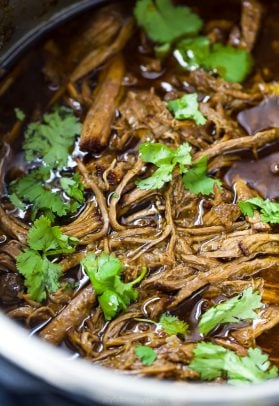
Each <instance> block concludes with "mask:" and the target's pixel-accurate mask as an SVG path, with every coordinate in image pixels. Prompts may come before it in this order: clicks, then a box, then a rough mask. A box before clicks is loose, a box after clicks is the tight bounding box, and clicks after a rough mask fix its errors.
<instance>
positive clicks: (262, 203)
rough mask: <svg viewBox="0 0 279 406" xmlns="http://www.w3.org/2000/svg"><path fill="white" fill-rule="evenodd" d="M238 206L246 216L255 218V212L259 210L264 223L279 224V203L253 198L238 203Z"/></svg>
mask: <svg viewBox="0 0 279 406" xmlns="http://www.w3.org/2000/svg"><path fill="white" fill-rule="evenodd" d="M238 206H239V208H240V210H241V212H242V213H243V214H244V215H245V216H248V217H253V215H254V212H255V210H259V212H260V218H261V220H262V221H263V222H264V223H279V203H275V202H272V201H270V200H269V199H266V200H264V199H262V198H261V197H253V198H252V199H248V200H245V201H241V202H238Z"/></svg>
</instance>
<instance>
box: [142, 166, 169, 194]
mask: <svg viewBox="0 0 279 406" xmlns="http://www.w3.org/2000/svg"><path fill="white" fill-rule="evenodd" d="M173 168H174V165H162V166H160V168H158V169H157V170H156V171H155V172H154V173H153V174H152V175H151V176H150V177H149V178H146V179H142V180H138V181H136V185H137V187H138V188H139V189H142V190H151V189H161V188H162V187H163V186H164V184H165V183H167V182H170V181H171V180H172V171H173Z"/></svg>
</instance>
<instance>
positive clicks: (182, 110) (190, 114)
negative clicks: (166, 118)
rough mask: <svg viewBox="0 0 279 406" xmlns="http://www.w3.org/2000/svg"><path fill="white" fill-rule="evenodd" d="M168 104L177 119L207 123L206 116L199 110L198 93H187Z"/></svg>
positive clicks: (201, 123)
mask: <svg viewBox="0 0 279 406" xmlns="http://www.w3.org/2000/svg"><path fill="white" fill-rule="evenodd" d="M167 106H168V109H169V110H170V111H171V112H172V113H173V114H174V117H175V118H176V119H177V120H193V121H195V122H196V124H198V125H203V124H205V123H206V118H205V117H204V116H203V115H202V113H201V112H200V111H199V104H198V95H197V93H192V94H185V95H184V96H182V97H180V98H179V99H175V100H170V101H169V102H168V103H167Z"/></svg>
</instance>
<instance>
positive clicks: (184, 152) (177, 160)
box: [173, 142, 192, 173]
mask: <svg viewBox="0 0 279 406" xmlns="http://www.w3.org/2000/svg"><path fill="white" fill-rule="evenodd" d="M191 149H192V147H191V146H190V145H189V144H188V143H187V142H184V144H181V145H180V146H179V147H178V148H177V149H176V150H174V151H173V163H174V164H179V165H180V172H181V173H183V171H184V169H185V167H184V166H185V165H191V163H192V156H191Z"/></svg>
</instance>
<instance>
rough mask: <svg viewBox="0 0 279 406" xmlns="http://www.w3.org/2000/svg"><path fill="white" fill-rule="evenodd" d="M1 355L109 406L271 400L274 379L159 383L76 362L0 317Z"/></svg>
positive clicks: (275, 389) (277, 388) (276, 387)
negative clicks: (238, 382)
mask: <svg viewBox="0 0 279 406" xmlns="http://www.w3.org/2000/svg"><path fill="white" fill-rule="evenodd" d="M0 326H1V331H2V333H1V334H0V355H1V356H3V357H5V358H6V359H8V360H9V361H11V362H13V363H14V364H15V365H17V366H19V367H21V368H23V369H24V370H26V371H28V372H29V373H31V374H33V375H34V376H36V377H38V378H40V379H43V380H44V381H46V382H47V383H49V384H51V385H53V386H55V387H57V388H59V389H62V390H64V391H67V392H72V393H75V394H79V395H83V396H85V397H87V398H88V399H91V400H96V401H100V402H104V403H107V404H113V405H117V404H118V405H120V404H121V405H131V404H133V405H141V404H152V405H153V404H154V405H156V404H158V405H164V404H166V405H170V404H175V405H198V404H199V405H205V404H206V405H213V404H214V405H218V404H220V405H226V404H230V405H233V404H237V403H238V404H239V403H240V404H243V403H245V404H246V402H248V401H249V402H250V401H257V403H258V402H260V401H265V402H268V401H271V400H272V399H275V398H277V397H278V395H279V385H278V379H274V380H271V381H266V382H263V383H261V384H254V385H249V386H240V387H235V386H230V385H228V384H223V385H219V384H218V385H217V384H198V383H195V384H194V383H185V384H184V383H181V382H179V383H177V382H168V381H158V380H156V379H153V378H140V377H135V376H129V375H126V374H123V373H120V372H119V371H115V370H112V369H109V368H105V367H102V366H99V365H96V364H95V365H94V364H90V363H89V362H88V361H85V360H82V359H74V360H73V357H69V354H68V353H67V352H66V351H64V350H61V349H58V348H55V347H53V346H51V345H50V344H47V343H45V342H43V341H42V340H40V339H39V338H37V337H35V336H30V335H28V333H27V331H26V330H24V329H23V328H22V327H20V326H18V325H16V324H15V322H13V321H12V320H10V319H8V317H7V316H5V315H4V314H3V313H1V314H0Z"/></svg>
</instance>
